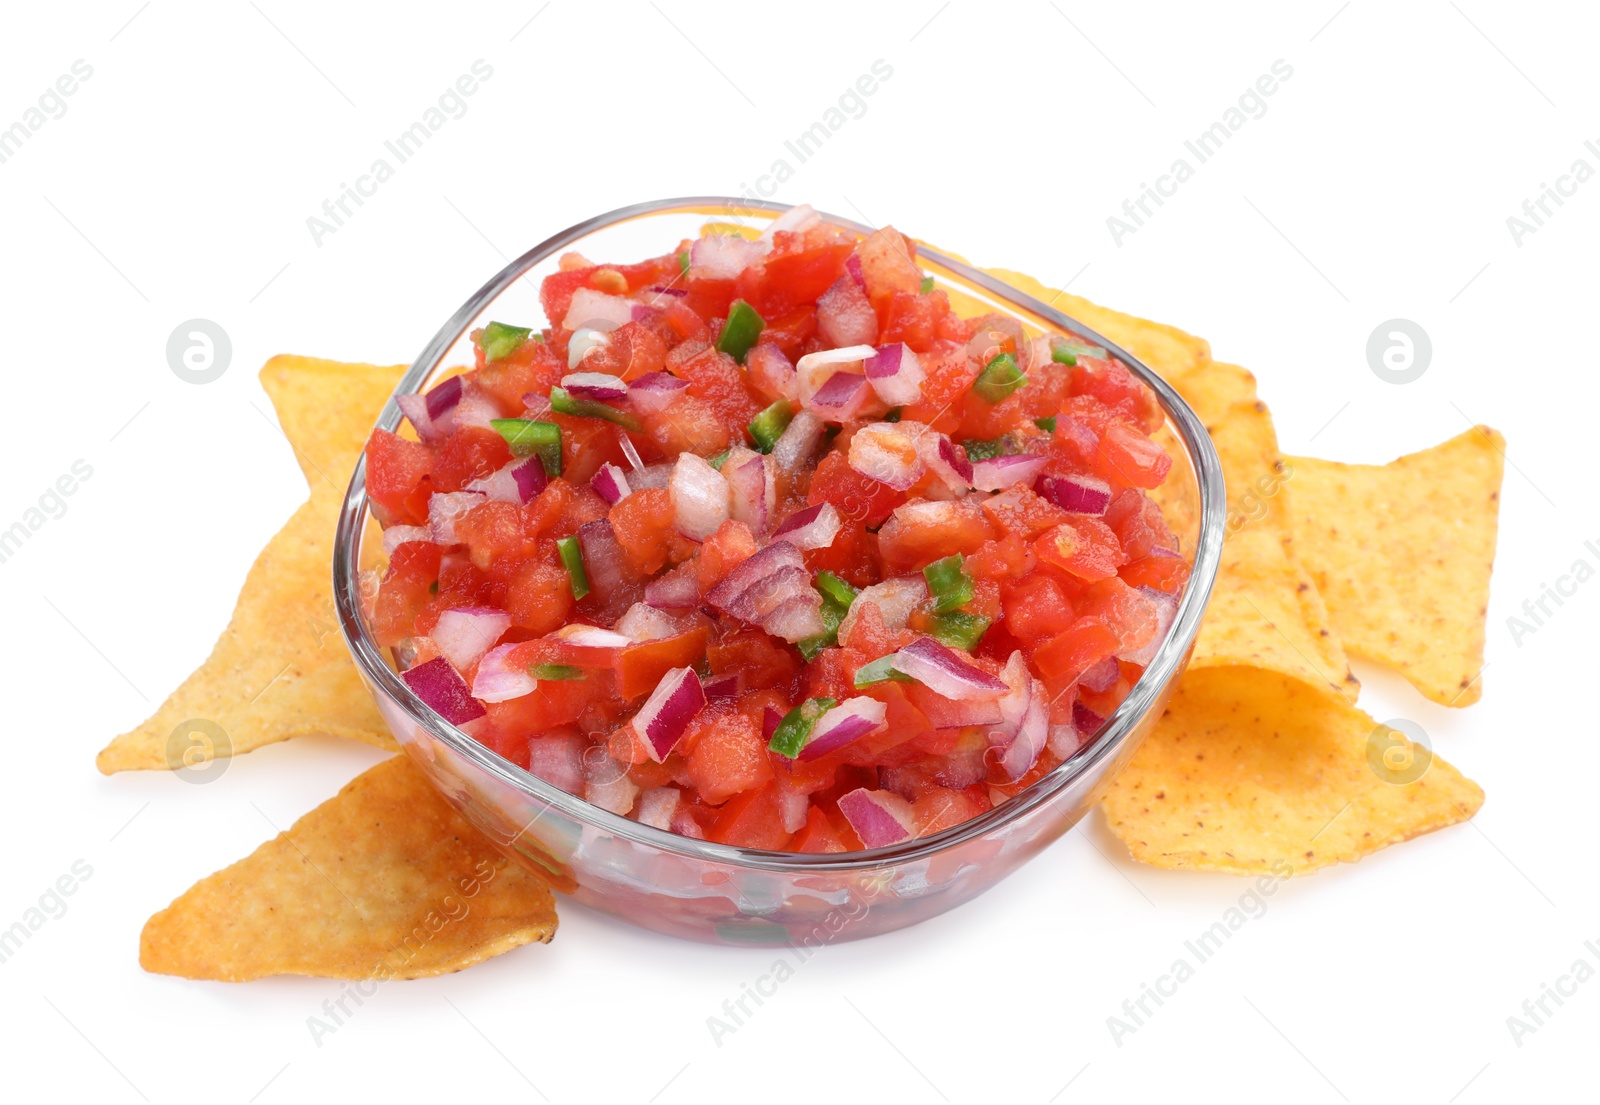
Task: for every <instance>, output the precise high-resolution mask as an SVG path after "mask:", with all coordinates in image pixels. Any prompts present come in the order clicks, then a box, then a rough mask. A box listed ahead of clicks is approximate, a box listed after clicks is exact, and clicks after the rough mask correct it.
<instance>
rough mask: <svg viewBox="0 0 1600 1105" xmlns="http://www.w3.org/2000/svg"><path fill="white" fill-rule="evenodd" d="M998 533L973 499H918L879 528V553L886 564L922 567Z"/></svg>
mask: <svg viewBox="0 0 1600 1105" xmlns="http://www.w3.org/2000/svg"><path fill="white" fill-rule="evenodd" d="M819 471H820V469H819ZM994 535H995V534H994V531H993V530H992V529H991V528H990V526H989V523H988V520H987V519H986V518H985V517H984V512H983V508H982V507H981V506H979V505H978V503H977V502H975V501H974V500H972V499H951V500H947V501H945V502H934V503H914V504H912V505H910V506H908V507H906V508H905V509H903V510H897V511H895V513H894V516H893V517H892V518H890V519H889V520H888V521H887V522H885V523H884V526H883V528H882V529H881V530H879V531H878V554H879V555H880V556H882V557H883V562H884V566H885V567H886V568H893V569H895V570H896V571H904V570H906V569H908V568H917V569H920V568H922V567H923V566H924V565H927V564H931V563H933V562H934V561H935V560H939V559H942V558H943V557H946V556H952V555H954V554H955V553H969V552H976V551H977V550H978V549H980V548H982V547H983V545H984V544H985V543H987V542H988V541H989V540H990V539H991V538H993V537H994Z"/></svg>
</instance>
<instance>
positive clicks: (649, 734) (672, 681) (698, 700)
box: [633, 668, 706, 763]
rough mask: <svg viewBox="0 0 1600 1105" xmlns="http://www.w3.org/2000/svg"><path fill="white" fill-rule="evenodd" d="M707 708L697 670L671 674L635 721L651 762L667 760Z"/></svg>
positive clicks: (663, 680)
mask: <svg viewBox="0 0 1600 1105" xmlns="http://www.w3.org/2000/svg"><path fill="white" fill-rule="evenodd" d="M705 705H706V695H705V690H704V688H702V687H701V685H700V677H699V676H698V675H696V674H695V671H694V669H693V668H673V669H672V670H671V671H669V672H667V674H666V675H665V676H663V677H662V679H661V682H660V683H658V684H656V689H655V690H654V691H652V692H650V697H649V698H648V699H646V700H645V704H644V705H643V706H641V707H639V712H638V713H637V714H635V715H634V717H633V730H634V732H635V733H637V734H639V736H640V737H642V738H643V739H644V746H645V751H646V752H647V753H648V754H649V756H650V758H651V759H653V760H654V761H655V762H656V763H661V762H662V761H663V760H665V759H666V758H667V755H668V754H669V753H670V752H671V751H672V749H673V747H674V746H676V745H677V743H678V741H679V740H681V739H682V738H683V734H684V733H686V732H687V731H688V729H689V723H690V722H691V721H693V720H694V719H695V716H696V715H697V714H699V713H700V711H701V710H703V709H705Z"/></svg>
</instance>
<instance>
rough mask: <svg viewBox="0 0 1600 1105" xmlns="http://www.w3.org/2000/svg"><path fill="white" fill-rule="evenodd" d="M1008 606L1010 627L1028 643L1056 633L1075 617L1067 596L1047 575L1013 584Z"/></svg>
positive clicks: (1007, 616)
mask: <svg viewBox="0 0 1600 1105" xmlns="http://www.w3.org/2000/svg"><path fill="white" fill-rule="evenodd" d="M1004 606H1005V619H1006V628H1007V629H1009V630H1011V632H1012V633H1013V634H1015V635H1016V637H1017V639H1018V640H1020V641H1023V642H1025V643H1028V644H1032V643H1034V642H1037V641H1042V640H1044V639H1045V638H1047V637H1050V636H1053V635H1054V634H1055V633H1057V632H1059V631H1060V629H1061V627H1062V626H1064V625H1066V624H1068V623H1069V622H1071V621H1072V619H1073V610H1072V604H1071V603H1070V602H1069V601H1068V600H1067V596H1066V595H1065V594H1064V593H1063V592H1062V590H1061V588H1060V587H1059V586H1058V585H1057V584H1056V582H1055V580H1053V579H1051V578H1049V577H1048V576H1043V575H1036V576H1032V577H1030V578H1028V579H1025V580H1023V581H1022V582H1020V583H1018V584H1016V585H1015V586H1013V587H1011V588H1009V589H1008V590H1007V592H1006V596H1005V602H1004Z"/></svg>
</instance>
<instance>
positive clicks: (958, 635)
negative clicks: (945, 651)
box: [930, 612, 989, 652]
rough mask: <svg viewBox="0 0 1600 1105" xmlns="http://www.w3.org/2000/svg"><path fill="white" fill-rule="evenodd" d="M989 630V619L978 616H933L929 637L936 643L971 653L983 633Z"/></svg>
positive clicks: (957, 614)
mask: <svg viewBox="0 0 1600 1105" xmlns="http://www.w3.org/2000/svg"><path fill="white" fill-rule="evenodd" d="M988 628H989V619H988V618H985V617H982V616H980V615H978V614H961V613H956V612H952V613H949V614H935V615H934V616H933V629H932V631H931V634H930V635H931V636H932V637H933V639H934V640H936V641H941V642H943V643H944V644H947V645H949V646H950V647H951V648H962V649H966V650H967V651H968V652H971V651H972V650H973V649H974V648H976V647H977V644H978V642H979V641H981V640H983V635H984V633H985V632H986V631H987V630H988Z"/></svg>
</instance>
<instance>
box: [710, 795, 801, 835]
mask: <svg viewBox="0 0 1600 1105" xmlns="http://www.w3.org/2000/svg"><path fill="white" fill-rule="evenodd" d="M791 835H792V834H791V833H790V832H789V830H787V829H785V828H784V827H783V814H782V811H781V809H780V807H779V804H778V792H777V787H776V784H773V783H768V784H767V785H766V786H764V787H761V788H760V789H758V790H748V791H745V792H744V793H742V794H739V795H736V796H735V797H733V798H731V799H729V800H728V802H727V804H725V805H724V806H723V807H722V809H721V811H720V812H718V814H717V816H716V819H715V820H714V821H713V822H712V823H711V828H710V829H709V830H708V831H707V832H706V838H707V839H708V840H713V841H716V842H717V843H718V844H736V845H738V846H739V847H741V848H764V849H768V850H770V851H779V850H782V849H783V848H784V847H786V846H787V845H788V843H789V838H790V836H791Z"/></svg>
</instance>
